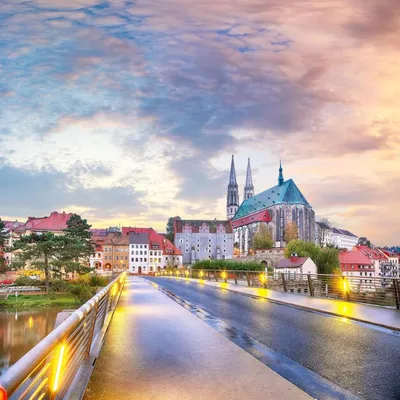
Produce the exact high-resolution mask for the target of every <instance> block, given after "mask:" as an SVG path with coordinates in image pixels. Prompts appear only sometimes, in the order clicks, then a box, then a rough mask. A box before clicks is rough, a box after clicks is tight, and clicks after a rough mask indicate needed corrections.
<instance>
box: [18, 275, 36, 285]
mask: <svg viewBox="0 0 400 400" xmlns="http://www.w3.org/2000/svg"><path fill="white" fill-rule="evenodd" d="M14 285H15V286H36V285H37V281H36V280H35V279H31V278H29V276H19V277H18V278H17V279H16V280H15V282H14Z"/></svg>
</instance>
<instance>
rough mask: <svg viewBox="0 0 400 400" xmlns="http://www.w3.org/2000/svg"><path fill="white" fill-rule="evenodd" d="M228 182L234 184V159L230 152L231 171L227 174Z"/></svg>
mask: <svg viewBox="0 0 400 400" xmlns="http://www.w3.org/2000/svg"><path fill="white" fill-rule="evenodd" d="M229 184H230V185H236V171H235V160H234V158H233V154H232V161H231V172H230V174H229Z"/></svg>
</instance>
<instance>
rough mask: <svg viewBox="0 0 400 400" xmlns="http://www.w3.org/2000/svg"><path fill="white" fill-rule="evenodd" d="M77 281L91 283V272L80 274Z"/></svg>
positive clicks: (85, 283)
mask: <svg viewBox="0 0 400 400" xmlns="http://www.w3.org/2000/svg"><path fill="white" fill-rule="evenodd" d="M77 282H78V284H84V285H89V284H90V275H89V274H84V275H79V276H78V279H77Z"/></svg>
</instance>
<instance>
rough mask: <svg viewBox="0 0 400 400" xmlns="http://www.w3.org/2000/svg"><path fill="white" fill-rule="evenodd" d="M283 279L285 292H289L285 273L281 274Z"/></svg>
mask: <svg viewBox="0 0 400 400" xmlns="http://www.w3.org/2000/svg"><path fill="white" fill-rule="evenodd" d="M281 277H282V284H283V290H284V291H285V292H287V282H286V278H285V274H284V273H283V272H282V273H281Z"/></svg>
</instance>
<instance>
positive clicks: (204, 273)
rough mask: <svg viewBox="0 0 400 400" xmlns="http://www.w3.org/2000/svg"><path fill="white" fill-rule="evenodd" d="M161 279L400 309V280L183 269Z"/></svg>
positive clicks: (171, 272) (168, 273)
mask: <svg viewBox="0 0 400 400" xmlns="http://www.w3.org/2000/svg"><path fill="white" fill-rule="evenodd" d="M157 275H161V276H162V275H166V276H178V277H186V278H194V279H201V280H209V281H215V282H225V283H233V284H236V285H245V286H250V287H259V288H265V289H270V290H276V291H281V292H288V293H297V294H302V295H307V296H314V297H320V298H330V299H337V300H345V301H351V302H357V303H366V304H373V305H379V306H387V307H395V308H397V309H398V310H399V309H400V279H399V278H393V277H371V276H365V277H364V276H357V277H356V276H344V275H323V274H298V273H290V272H285V273H276V272H268V273H266V272H263V271H221V270H198V269H179V270H172V271H162V272H160V273H158V274H157Z"/></svg>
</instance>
